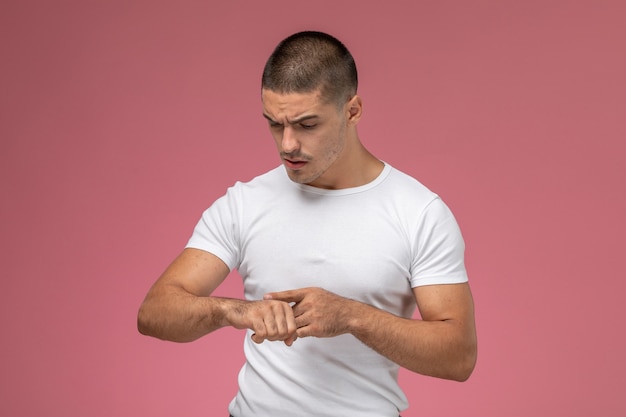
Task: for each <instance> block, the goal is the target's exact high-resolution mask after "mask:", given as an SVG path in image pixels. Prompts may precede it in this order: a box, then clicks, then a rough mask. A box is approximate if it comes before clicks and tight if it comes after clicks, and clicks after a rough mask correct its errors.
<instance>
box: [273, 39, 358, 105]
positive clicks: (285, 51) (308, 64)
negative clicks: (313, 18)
mask: <svg viewBox="0 0 626 417" xmlns="http://www.w3.org/2000/svg"><path fill="white" fill-rule="evenodd" d="M357 85H358V77H357V71H356V64H355V63H354V58H353V57H352V54H350V51H348V49H347V48H346V47H345V46H344V44H343V43H341V42H340V41H339V40H337V39H336V38H334V37H333V36H331V35H328V34H326V33H323V32H313V31H306V32H299V33H296V34H293V35H291V36H289V37H287V38H286V39H284V40H283V41H282V42H280V43H279V44H278V46H277V47H276V49H274V52H273V53H272V55H270V57H269V59H268V60H267V63H266V64H265V69H264V70H263V78H262V81H261V88H264V89H267V90H271V91H274V92H277V93H308V92H312V91H315V90H317V89H319V90H320V91H321V94H322V98H323V99H324V100H326V101H328V102H337V104H343V103H345V101H346V100H348V99H349V98H351V97H352V96H354V94H356V90H357Z"/></svg>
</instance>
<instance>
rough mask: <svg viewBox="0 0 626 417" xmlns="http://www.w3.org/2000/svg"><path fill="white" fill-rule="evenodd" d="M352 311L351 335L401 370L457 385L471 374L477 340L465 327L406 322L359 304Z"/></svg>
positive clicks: (450, 322) (449, 323)
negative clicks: (454, 382)
mask: <svg viewBox="0 0 626 417" xmlns="http://www.w3.org/2000/svg"><path fill="white" fill-rule="evenodd" d="M350 311H351V314H350V317H351V319H350V321H349V324H348V327H349V331H350V333H352V334H353V335H354V336H355V337H357V338H358V339H359V340H361V341H362V342H363V343H365V344H366V345H368V346H369V347H371V348H372V349H374V350H375V351H377V352H378V353H380V354H381V355H383V356H385V357H387V358H389V359H390V360H392V361H394V362H396V363H397V364H399V365H400V366H402V367H404V368H407V369H409V370H411V371H414V372H417V373H420V374H423V375H429V376H434V377H438V378H445V379H452V380H457V381H464V380H466V379H467V378H468V377H469V376H470V374H471V373H472V370H473V368H474V364H475V361H476V338H475V334H474V332H473V331H472V330H468V329H467V328H466V327H465V326H463V325H462V323H459V322H458V321H455V320H437V321H424V320H413V319H405V318H401V317H398V316H395V315H393V314H390V313H387V312H385V311H382V310H379V309H376V308H374V307H371V306H368V305H365V304H362V303H358V302H353V305H352V308H351V309H350Z"/></svg>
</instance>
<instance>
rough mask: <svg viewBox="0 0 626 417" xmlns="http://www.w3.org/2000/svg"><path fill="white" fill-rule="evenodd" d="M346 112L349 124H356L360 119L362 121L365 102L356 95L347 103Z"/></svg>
mask: <svg viewBox="0 0 626 417" xmlns="http://www.w3.org/2000/svg"><path fill="white" fill-rule="evenodd" d="M346 110H347V114H346V115H347V117H348V123H354V124H356V123H357V122H358V121H359V119H361V115H362V114H363V102H362V100H361V97H360V96H358V95H354V96H353V97H352V98H351V99H350V100H348V102H347V103H346Z"/></svg>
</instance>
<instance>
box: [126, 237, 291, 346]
mask: <svg viewBox="0 0 626 417" xmlns="http://www.w3.org/2000/svg"><path fill="white" fill-rule="evenodd" d="M229 272H230V271H229V268H228V266H226V264H225V263H224V262H222V260H221V259H219V258H218V257H216V256H215V255H213V254H211V253H208V252H205V251H202V250H198V249H190V248H187V249H185V250H184V251H183V252H182V253H181V254H180V255H179V256H178V257H177V258H176V259H175V260H174V261H173V262H172V264H171V265H170V266H169V267H168V268H167V269H166V270H165V272H164V273H163V275H161V277H160V278H159V279H158V280H157V281H156V282H155V283H154V285H153V286H152V288H150V290H149V291H148V294H147V295H146V298H145V299H144V301H143V303H142V304H141V307H140V308H139V313H138V314H137V327H138V329H139V332H140V333H142V334H144V335H147V336H153V337H157V338H159V339H163V340H171V341H174V342H190V341H192V340H196V339H198V338H199V337H202V336H204V335H206V334H208V333H211V332H213V331H214V330H217V329H219V328H221V327H224V326H233V327H235V328H237V329H252V330H253V331H254V333H255V334H254V336H253V337H252V339H253V340H254V341H255V342H257V343H261V342H263V340H265V339H267V340H283V341H285V343H287V344H288V345H291V343H293V340H294V339H295V332H296V324H295V319H294V317H293V312H292V310H291V307H290V306H289V304H288V303H285V302H281V301H270V302H268V300H260V301H244V300H237V299H231V298H220V297H213V296H211V294H212V293H213V291H214V290H215V289H216V288H217V287H218V286H219V285H220V284H221V283H222V282H223V281H224V279H225V278H226V276H227V275H228V273H229Z"/></svg>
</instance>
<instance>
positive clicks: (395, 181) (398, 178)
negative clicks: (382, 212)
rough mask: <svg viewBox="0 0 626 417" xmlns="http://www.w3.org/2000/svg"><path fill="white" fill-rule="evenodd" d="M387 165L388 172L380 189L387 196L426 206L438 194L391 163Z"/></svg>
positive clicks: (436, 197)
mask: <svg viewBox="0 0 626 417" xmlns="http://www.w3.org/2000/svg"><path fill="white" fill-rule="evenodd" d="M386 165H387V168H386V169H388V173H387V175H386V177H385V180H384V182H383V184H384V187H383V188H382V190H383V191H384V192H385V193H388V194H389V195H388V197H389V198H393V199H396V200H398V201H399V202H400V203H402V204H406V205H411V206H413V207H415V205H418V206H422V207H426V206H428V205H429V204H430V203H431V202H433V201H434V200H438V199H439V196H438V195H437V194H436V193H435V192H433V191H432V190H431V189H430V188H428V187H427V186H426V185H424V184H422V183H421V182H420V181H419V180H418V179H416V178H415V177H413V176H411V175H409V174H406V173H405V172H403V171H400V170H399V169H396V168H394V167H393V166H391V165H388V164H386Z"/></svg>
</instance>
